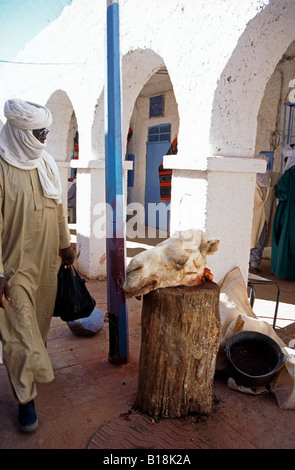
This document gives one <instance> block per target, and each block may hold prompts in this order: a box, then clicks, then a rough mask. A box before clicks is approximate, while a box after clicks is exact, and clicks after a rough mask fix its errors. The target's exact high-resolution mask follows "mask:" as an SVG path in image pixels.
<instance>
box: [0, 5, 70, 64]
mask: <svg viewBox="0 0 295 470" xmlns="http://www.w3.org/2000/svg"><path fill="white" fill-rule="evenodd" d="M71 3H72V0H0V65H1V61H7V60H13V59H14V57H15V56H16V55H17V53H18V52H19V51H20V50H21V49H22V48H23V47H24V46H25V44H26V43H27V42H28V41H30V40H31V39H33V37H34V36H36V35H37V34H38V33H39V32H40V31H41V30H42V29H44V28H45V27H46V26H48V25H49V23H50V22H51V21H53V20H55V19H56V18H57V17H58V16H60V14H61V13H62V11H63V9H64V7H65V6H67V5H70V4H71Z"/></svg>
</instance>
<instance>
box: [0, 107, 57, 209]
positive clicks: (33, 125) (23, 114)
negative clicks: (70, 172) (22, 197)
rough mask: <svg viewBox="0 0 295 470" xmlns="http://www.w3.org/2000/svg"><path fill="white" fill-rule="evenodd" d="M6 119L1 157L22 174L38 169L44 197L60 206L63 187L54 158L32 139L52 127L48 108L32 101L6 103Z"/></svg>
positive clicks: (2, 134) (1, 140)
mask: <svg viewBox="0 0 295 470" xmlns="http://www.w3.org/2000/svg"><path fill="white" fill-rule="evenodd" d="M4 115H5V117H6V118H7V122H6V123H5V124H4V126H3V127H2V130H1V133H0V155H1V157H2V158H3V159H4V160H5V161H6V162H7V163H9V165H12V166H15V167H17V168H20V169H21V170H33V169H35V168H37V170H38V174H39V178H40V182H41V186H42V189H43V194H44V196H45V197H48V198H51V199H54V200H55V201H56V202H57V203H60V202H61V183H60V178H59V172H58V168H57V165H56V163H55V160H54V158H53V157H52V156H51V155H50V154H49V153H47V152H46V151H45V147H46V144H42V142H40V141H39V140H38V139H36V137H35V136H34V135H33V130H35V129H42V128H44V127H48V126H50V124H51V122H52V116H51V112H50V111H49V109H48V108H45V107H44V106H40V105H38V104H35V103H31V102H29V101H22V100H19V99H13V100H8V101H6V103H5V105H4Z"/></svg>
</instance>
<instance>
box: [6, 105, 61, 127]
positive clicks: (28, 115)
mask: <svg viewBox="0 0 295 470" xmlns="http://www.w3.org/2000/svg"><path fill="white" fill-rule="evenodd" d="M4 116H5V117H6V119H7V120H8V121H9V122H10V124H12V125H13V126H15V127H18V128H19V129H27V130H34V129H42V128H43V127H48V126H50V125H51V123H52V116H51V112H50V111H49V109H48V108H45V107H44V106H41V105H39V104H36V103H31V102H30V101H22V100H19V99H14V100H8V101H6V103H5V105H4Z"/></svg>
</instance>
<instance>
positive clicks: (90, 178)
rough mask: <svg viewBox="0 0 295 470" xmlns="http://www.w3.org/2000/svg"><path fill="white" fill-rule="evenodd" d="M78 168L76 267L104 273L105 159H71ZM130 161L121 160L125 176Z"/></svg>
mask: <svg viewBox="0 0 295 470" xmlns="http://www.w3.org/2000/svg"><path fill="white" fill-rule="evenodd" d="M71 166H72V167H73V168H77V195H76V198H77V201H76V230H77V245H76V254H77V268H78V271H79V272H80V273H81V274H82V275H85V276H86V277H88V278H90V279H104V278H105V277H106V236H107V235H108V236H109V235H110V234H106V219H105V216H106V203H105V161H104V160H91V161H89V162H88V163H85V162H81V161H79V160H72V161H71ZM128 169H132V162H127V161H125V162H124V179H125V181H126V179H127V170H128Z"/></svg>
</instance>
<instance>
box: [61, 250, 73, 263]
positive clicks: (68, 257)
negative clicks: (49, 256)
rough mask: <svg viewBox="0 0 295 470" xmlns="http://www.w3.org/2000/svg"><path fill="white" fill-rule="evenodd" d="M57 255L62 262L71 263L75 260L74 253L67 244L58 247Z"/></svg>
mask: <svg viewBox="0 0 295 470" xmlns="http://www.w3.org/2000/svg"><path fill="white" fill-rule="evenodd" d="M59 256H60V257H61V260H62V262H63V264H73V262H74V260H75V253H74V252H73V250H72V249H71V247H69V246H68V248H62V249H60V250H59Z"/></svg>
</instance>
